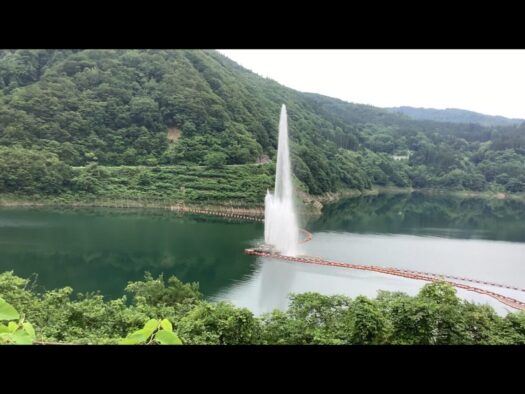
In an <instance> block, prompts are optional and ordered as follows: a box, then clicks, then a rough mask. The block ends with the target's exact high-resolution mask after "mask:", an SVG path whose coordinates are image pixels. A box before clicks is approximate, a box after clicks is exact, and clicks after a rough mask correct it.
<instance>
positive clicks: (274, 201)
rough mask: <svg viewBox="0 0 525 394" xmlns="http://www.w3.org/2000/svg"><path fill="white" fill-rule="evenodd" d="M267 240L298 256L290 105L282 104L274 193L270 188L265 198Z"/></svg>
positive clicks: (288, 254) (285, 252)
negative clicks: (288, 109) (289, 121)
mask: <svg viewBox="0 0 525 394" xmlns="http://www.w3.org/2000/svg"><path fill="white" fill-rule="evenodd" d="M264 204H265V211H264V241H265V243H266V244H267V245H272V246H273V247H275V249H276V250H277V251H278V252H279V253H281V254H283V255H286V256H295V255H296V254H297V246H298V242H299V228H298V226H297V215H296V212H295V207H294V199H293V184H292V169H291V165H290V148H289V146H288V118H287V114H286V106H285V105H284V104H283V106H282V107H281V119H280V121H279V141H278V146H277V169H276V173H275V190H274V194H271V193H270V191H267V193H266V198H265V200H264Z"/></svg>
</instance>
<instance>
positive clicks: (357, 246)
mask: <svg viewBox="0 0 525 394" xmlns="http://www.w3.org/2000/svg"><path fill="white" fill-rule="evenodd" d="M305 226H306V227H307V228H308V229H309V230H310V231H311V232H312V233H313V235H314V237H313V240H312V241H310V242H309V243H307V244H304V246H303V251H302V252H303V253H304V254H308V255H315V256H320V257H324V258H327V259H334V260H338V261H345V262H351V263H357V264H374V265H383V266H393V267H399V268H406V269H414V270H421V271H427V272H435V273H443V274H451V275H459V276H466V277H469V278H473V279H481V280H487V281H492V282H498V283H503V284H509V285H515V286H519V287H523V288H525V204H524V203H522V202H516V201H484V200H481V199H458V198H451V197H428V196H423V195H420V194H411V195H382V196H373V197H364V198H353V199H349V200H344V201H341V202H339V203H337V204H334V205H331V206H327V207H326V208H325V210H324V214H323V216H322V217H320V218H318V219H316V220H313V221H310V222H309V223H306V224H305ZM263 232H264V229H263V225H262V224H260V223H239V222H234V221H226V220H224V219H216V218H209V217H199V216H180V215H178V214H175V213H172V212H167V211H163V210H117V209H67V210H64V209H21V208H16V209H14V208H13V209H11V208H9V209H8V208H4V209H0V271H6V270H13V271H14V272H15V274H17V275H20V276H23V277H29V276H32V275H33V274H36V275H38V279H37V283H38V284H40V285H41V286H42V287H43V288H45V289H52V288H56V287H62V286H71V287H73V289H74V290H75V291H76V292H88V291H100V292H101V293H102V294H104V295H106V296H108V297H110V298H115V297H119V296H121V295H122V294H123V289H124V287H125V286H126V284H127V283H128V281H133V280H140V279H141V278H143V276H144V272H145V271H149V272H151V273H152V274H153V275H154V276H156V275H158V274H160V273H164V275H165V276H166V277H167V276H169V275H176V276H177V277H179V278H180V279H181V280H183V281H185V282H191V281H197V282H199V283H200V288H201V291H202V292H203V294H204V295H205V296H206V297H207V298H209V299H212V300H223V299H226V300H230V301H232V302H233V303H235V304H236V305H239V306H246V307H248V308H249V309H251V310H252V311H253V312H255V313H257V314H259V313H263V312H267V311H270V310H272V309H274V308H282V309H283V308H286V305H287V303H288V294H289V293H292V292H295V293H299V292H305V291H317V292H320V293H323V294H347V295H349V296H352V297H353V296H356V295H358V294H365V295H367V296H370V297H375V296H376V294H377V291H378V290H380V289H383V290H391V291H404V292H406V293H409V294H416V293H417V292H418V290H419V289H420V288H421V286H422V285H424V284H425V282H422V281H415V280H410V279H404V278H398V277H393V276H389V275H385V274H378V273H373V272H366V271H355V270H350V269H344V268H332V267H322V266H310V265H305V264H298V263H287V262H283V261H279V260H273V259H268V258H258V257H255V256H247V255H245V254H244V253H242V251H243V249H245V248H247V247H253V246H255V245H257V244H259V243H261V242H262V238H263ZM480 287H481V286H480ZM487 288H489V287H487ZM492 290H495V291H496V292H499V293H501V294H507V295H509V296H513V297H515V298H519V299H524V298H525V293H522V292H516V291H512V290H503V289H497V290H496V289H492ZM458 295H459V296H461V297H463V298H465V299H468V300H471V301H475V302H483V303H489V304H491V305H492V306H494V307H495V308H496V310H498V312H501V313H504V312H505V311H506V310H511V309H510V308H508V307H506V306H504V305H502V304H500V303H499V302H497V301H495V300H493V299H491V298H490V297H486V296H482V295H478V294H475V293H470V292H467V291H464V290H458Z"/></svg>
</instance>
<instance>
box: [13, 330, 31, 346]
mask: <svg viewBox="0 0 525 394" xmlns="http://www.w3.org/2000/svg"><path fill="white" fill-rule="evenodd" d="M13 341H14V342H15V343H16V344H17V345H31V344H32V343H33V338H31V336H30V335H29V334H28V333H27V332H25V331H17V332H15V333H14V334H13Z"/></svg>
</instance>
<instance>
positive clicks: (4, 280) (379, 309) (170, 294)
mask: <svg viewBox="0 0 525 394" xmlns="http://www.w3.org/2000/svg"><path fill="white" fill-rule="evenodd" d="M125 290H126V292H127V293H129V294H130V296H131V297H130V299H128V296H123V297H121V298H119V299H116V300H105V299H104V297H103V296H101V295H97V294H80V295H78V296H77V297H76V299H73V298H72V291H73V290H72V289H71V288H68V287H65V288H62V289H56V290H51V291H46V292H40V291H38V290H37V286H36V285H35V284H34V283H30V281H29V280H27V279H23V278H20V277H17V276H15V275H13V273H12V272H5V273H3V274H0V298H1V299H3V301H2V302H3V304H2V305H4V307H3V309H2V310H3V311H4V315H5V316H3V317H2V316H0V317H2V320H4V321H2V322H0V323H7V321H11V323H8V325H5V324H2V326H0V329H1V330H3V331H4V332H3V334H6V335H3V336H2V338H3V339H4V340H3V341H0V343H16V342H17V341H18V342H19V343H30V342H31V341H33V340H36V341H39V342H68V343H78V344H82V343H92V344H118V343H129V344H131V343H149V344H159V343H172V344H178V343H180V342H182V343H183V344H188V345H191V344H221V345H238V344H304V345H306V344H348V345H351V344H367V345H378V344H424V345H434V344H437V345H446V344H525V312H516V313H509V314H507V315H506V316H505V317H501V316H498V315H497V314H496V313H495V312H494V310H493V309H492V308H491V307H490V306H488V305H477V304H473V303H470V302H467V301H463V300H460V299H459V298H458V297H457V296H456V291H455V289H454V288H453V287H452V286H451V285H449V284H447V283H445V282H436V283H431V284H427V285H425V286H424V287H423V288H422V289H421V291H420V292H419V294H418V295H417V296H415V297H411V296H408V295H406V294H404V293H399V292H383V291H381V292H379V295H378V297H377V298H375V299H369V298H367V297H363V296H359V297H356V298H355V299H351V298H349V297H346V296H325V295H321V294H317V293H304V294H295V295H291V298H290V304H289V307H288V309H287V310H286V311H279V310H274V311H273V312H271V313H268V314H265V315H263V316H260V317H256V316H254V315H253V314H252V313H251V312H250V311H249V310H247V309H246V308H238V307H235V306H233V305H231V304H229V303H225V302H220V303H211V302H208V301H205V300H203V299H202V296H201V294H200V293H199V291H198V286H197V284H184V283H182V282H181V281H179V280H178V279H177V278H175V277H171V278H169V279H168V280H167V281H165V280H164V278H163V277H162V276H159V277H158V278H153V277H152V276H151V275H149V274H146V276H145V279H144V280H143V281H138V282H130V283H129V285H128V286H127V287H126V289H125ZM6 304H9V306H11V307H12V308H8V307H5V305H6ZM20 316H23V317H22V318H20ZM24 319H27V321H30V322H31V323H32V325H29V326H28V325H27V322H26V321H25V320H24ZM33 327H34V329H33ZM9 329H11V330H12V331H9V332H8V330H9ZM33 331H34V332H33ZM14 332H18V333H17V334H16V335H15V338H13V336H12V335H10V334H9V333H11V334H12V333H14ZM8 334H9V335H8ZM8 337H9V338H8ZM18 337H22V339H20V338H18ZM28 337H30V340H28ZM16 338H18V339H16ZM124 338H126V339H124Z"/></svg>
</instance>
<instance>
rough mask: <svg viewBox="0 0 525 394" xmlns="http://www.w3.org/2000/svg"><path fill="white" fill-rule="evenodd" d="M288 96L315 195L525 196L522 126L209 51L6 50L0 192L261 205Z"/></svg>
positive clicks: (303, 171)
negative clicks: (393, 103)
mask: <svg viewBox="0 0 525 394" xmlns="http://www.w3.org/2000/svg"><path fill="white" fill-rule="evenodd" d="M283 103H284V104H286V106H287V108H288V114H289V126H290V138H291V147H292V155H293V157H292V164H293V167H294V173H295V175H296V177H297V178H298V181H299V185H300V187H302V188H303V189H304V190H305V191H306V192H308V193H310V194H322V193H325V192H334V191H338V190H342V189H347V188H352V189H369V188H371V187H372V186H373V185H384V186H387V185H395V186H400V187H408V186H412V187H417V188H446V189H455V190H463V189H466V190H475V191H483V190H493V191H508V192H521V191H525V125H523V124H522V125H521V126H508V127H495V126H491V127H484V126H481V125H476V124H454V123H443V122H433V121H417V120H412V119H410V118H408V117H406V116H404V115H400V114H394V113H391V112H389V111H387V110H383V109H379V108H375V107H372V106H366V105H358V104H351V103H346V102H343V101H341V100H337V99H333V98H329V97H324V96H320V95H316V94H306V93H300V92H297V91H294V90H292V89H289V88H286V87H284V86H282V85H279V84H278V83H276V82H274V81H272V80H269V79H265V78H262V77H259V76H257V75H256V74H254V73H252V72H250V71H248V70H246V69H244V68H242V67H241V66H239V65H237V64H236V63H234V62H233V61H231V60H229V59H228V58H226V57H224V56H222V55H221V54H219V53H218V52H216V51H200V50H199V51H197V50H195V51H190V50H80V51H79V50H16V51H12V50H4V51H0V153H2V154H0V191H1V192H8V193H18V194H27V195H29V194H34V193H38V194H40V195H48V194H49V195H56V194H64V193H66V194H68V193H69V194H75V195H84V194H86V195H97V194H100V193H103V194H104V195H105V196H111V195H112V193H113V191H115V193H117V194H118V196H119V197H122V196H125V195H126V194H128V195H130V196H131V195H136V194H137V193H138V191H140V190H142V192H143V193H145V194H146V195H149V196H158V197H159V198H160V197H162V196H169V197H170V198H180V199H188V198H189V199H192V200H221V199H231V198H242V196H243V192H244V191H247V195H249V199H250V200H252V201H255V200H257V199H259V198H262V196H263V195H264V192H265V190H266V188H267V187H269V186H271V184H272V178H271V177H272V172H271V167H272V164H271V163H270V164H263V165H254V164H260V163H266V162H268V161H271V160H272V159H274V156H275V151H276V145H277V124H278V116H279V109H280V106H281V105H282V104H283ZM2 146H4V148H2ZM232 165H236V166H233V167H231V168H230V167H229V166H232ZM116 166H127V167H129V166H140V168H138V169H136V170H133V171H134V172H133V174H132V175H130V174H128V173H127V172H126V171H125V170H119V169H115V167H116ZM199 166H204V167H203V168H204V169H203V168H202V167H199ZM243 166H247V167H246V168H244V167H243ZM185 171H186V172H188V174H187V176H188V177H190V178H191V176H193V178H192V179H190V178H184V172H185ZM199 171H200V172H199ZM108 174H109V175H108ZM137 174H138V175H137ZM192 174H193V175H192ZM194 174H199V175H197V178H198V177H200V178H201V179H200V180H199V181H198V182H197V181H196V179H195V175H194ZM232 177H233V178H235V179H236V180H235V181H232V179H233V178H232ZM196 184H197V187H195V185H196ZM219 185H221V186H219ZM204 191H205V192H204Z"/></svg>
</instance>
